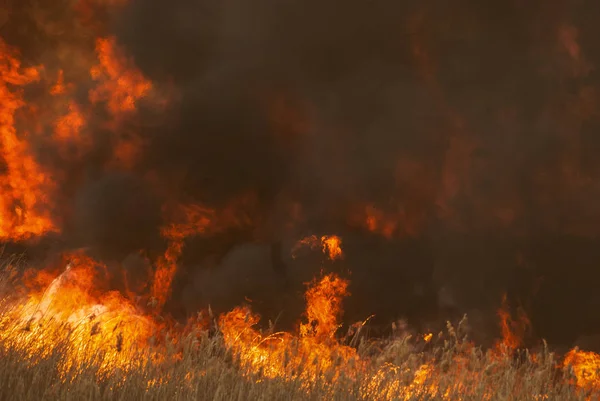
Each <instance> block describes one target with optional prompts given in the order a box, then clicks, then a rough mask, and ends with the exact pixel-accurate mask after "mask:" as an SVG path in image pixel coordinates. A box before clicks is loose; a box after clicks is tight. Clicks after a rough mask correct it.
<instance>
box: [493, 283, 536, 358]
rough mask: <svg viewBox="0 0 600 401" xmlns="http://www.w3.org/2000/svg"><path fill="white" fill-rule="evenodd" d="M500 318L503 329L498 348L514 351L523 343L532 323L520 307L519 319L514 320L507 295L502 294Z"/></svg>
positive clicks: (499, 350) (499, 349)
mask: <svg viewBox="0 0 600 401" xmlns="http://www.w3.org/2000/svg"><path fill="white" fill-rule="evenodd" d="M498 317H499V318H500V329H501V330H502V340H500V341H498V342H497V343H496V350H497V351H498V352H502V351H503V350H507V351H513V350H515V349H517V348H519V347H520V346H522V345H523V340H524V337H525V334H526V332H527V330H528V328H529V326H530V325H531V323H530V321H529V318H528V317H527V315H526V314H525V312H524V311H523V310H522V309H520V308H519V310H518V319H517V320H513V319H512V316H511V313H510V306H509V304H508V300H507V296H506V294H504V295H503V296H502V306H501V307H500V309H499V310H498Z"/></svg>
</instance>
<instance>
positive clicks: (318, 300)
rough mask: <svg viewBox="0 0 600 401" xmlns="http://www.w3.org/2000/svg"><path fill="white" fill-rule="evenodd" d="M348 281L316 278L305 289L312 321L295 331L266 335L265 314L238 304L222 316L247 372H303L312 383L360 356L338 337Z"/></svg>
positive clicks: (228, 338)
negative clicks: (261, 327)
mask: <svg viewBox="0 0 600 401" xmlns="http://www.w3.org/2000/svg"><path fill="white" fill-rule="evenodd" d="M347 286H348V282H347V281H346V280H343V279H341V278H340V277H338V276H336V275H333V274H330V275H326V276H324V277H323V278H322V279H321V280H320V281H318V282H316V281H315V282H313V284H312V286H311V287H310V288H309V289H308V291H307V294H306V300H307V310H306V318H307V322H306V323H302V324H301V325H300V330H299V333H298V334H297V335H295V336H294V335H292V334H290V333H272V334H268V335H263V334H262V333H261V332H259V331H258V330H257V329H255V328H254V326H255V325H256V324H257V323H258V322H259V320H260V317H259V316H258V315H256V314H253V313H252V311H250V309H248V308H247V307H238V308H235V309H234V310H233V311H231V312H229V313H227V314H224V315H222V316H221V317H220V318H219V327H220V329H221V332H222V333H223V338H224V340H225V343H226V344H227V346H228V347H230V348H231V349H232V350H233V351H234V352H235V353H236V355H237V356H238V357H239V360H240V364H241V366H242V367H243V368H244V369H245V371H246V372H247V374H248V375H251V374H253V372H257V371H261V372H262V374H264V375H265V376H266V377H269V378H276V377H280V378H283V379H286V380H289V379H296V378H301V379H302V380H303V381H305V383H306V384H305V385H306V386H309V383H310V381H312V380H316V379H317V378H319V377H320V375H321V373H320V372H325V371H329V372H331V373H332V374H334V375H335V374H336V373H335V371H337V374H341V373H342V370H341V369H337V368H338V367H340V366H343V365H344V364H347V363H350V361H352V360H354V359H355V358H356V351H355V350H354V349H353V348H350V347H348V346H345V345H342V344H340V343H339V342H338V341H337V340H336V339H335V337H334V334H335V332H336V331H337V329H338V321H337V319H338V317H339V314H340V313H341V302H342V299H343V297H344V296H346V295H347V292H346V288H347ZM332 370H333V371H332Z"/></svg>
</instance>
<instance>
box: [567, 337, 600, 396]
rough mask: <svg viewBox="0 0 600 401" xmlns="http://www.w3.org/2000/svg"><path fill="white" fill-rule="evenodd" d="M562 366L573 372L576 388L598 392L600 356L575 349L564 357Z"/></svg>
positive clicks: (599, 384)
mask: <svg viewBox="0 0 600 401" xmlns="http://www.w3.org/2000/svg"><path fill="white" fill-rule="evenodd" d="M563 364H564V366H565V367H571V369H572V370H573V374H574V376H575V384H576V385H577V386H578V387H580V388H582V389H584V390H587V391H593V392H597V391H599V390H600V355H598V354H596V353H594V352H586V351H580V350H578V349H576V348H575V349H572V350H571V351H569V353H567V355H565V359H564V361H563Z"/></svg>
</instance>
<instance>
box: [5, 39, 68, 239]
mask: <svg viewBox="0 0 600 401" xmlns="http://www.w3.org/2000/svg"><path fill="white" fill-rule="evenodd" d="M39 79H40V76H39V70H38V69H36V68H21V63H20V61H19V59H18V58H17V54H16V51H15V50H13V49H11V48H10V47H9V46H8V45H7V44H6V43H5V42H4V41H2V39H0V97H1V98H2V105H0V146H1V149H0V152H1V155H2V160H3V162H4V168H3V169H2V170H3V171H2V173H0V182H1V185H2V195H1V196H0V239H4V240H6V239H11V240H21V239H26V238H29V237H32V236H39V235H42V234H44V233H47V232H50V231H56V229H57V228H56V226H55V224H54V222H53V221H52V219H51V217H50V213H49V204H48V202H49V199H48V194H49V193H50V192H51V189H52V186H53V183H52V180H51V179H50V177H49V176H48V174H46V173H45V172H44V171H43V170H42V169H41V167H40V166H39V165H38V163H37V162H36V159H35V157H34V155H33V151H32V149H31V145H30V143H29V142H28V135H29V133H27V132H24V131H19V130H18V129H17V112H18V111H19V109H21V108H22V107H23V106H25V102H24V101H23V94H22V91H21V89H20V87H22V86H24V85H27V84H30V83H32V82H37V81H38V80H39Z"/></svg>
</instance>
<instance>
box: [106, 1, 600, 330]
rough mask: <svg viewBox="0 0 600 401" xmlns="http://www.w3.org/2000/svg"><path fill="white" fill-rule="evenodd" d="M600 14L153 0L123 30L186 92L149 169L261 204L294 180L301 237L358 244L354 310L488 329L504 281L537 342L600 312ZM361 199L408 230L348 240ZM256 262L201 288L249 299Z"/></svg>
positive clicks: (158, 132) (143, 63) (141, 55)
mask: <svg viewBox="0 0 600 401" xmlns="http://www.w3.org/2000/svg"><path fill="white" fill-rule="evenodd" d="M597 8H598V6H597V5H596V4H593V2H579V3H578V4H577V5H574V4H573V3H569V2H553V3H551V4H550V3H548V2H541V1H539V2H538V1H534V2H527V4H525V3H523V2H510V1H509V2H506V1H493V2H485V3H482V2H475V1H468V0H464V1H458V2H452V4H450V3H447V2H440V1H433V0H432V1H427V2H398V1H383V2H376V3H374V4H368V5H366V4H365V3H364V2H358V1H350V2H345V3H344V5H343V6H341V5H338V4H334V3H333V2H325V3H324V2H322V1H319V2H317V1H308V2H307V1H302V2H298V1H269V0H263V1H260V2H252V3H248V2H243V1H227V2H219V3H213V2H203V1H199V2H198V1H195V2H192V1H185V0H179V1H176V2H160V1H150V2H149V1H142V0H138V1H132V2H131V3H130V5H129V6H128V7H127V10H126V12H124V13H122V14H120V16H119V17H118V18H117V19H116V23H115V27H116V28H115V29H116V32H117V34H118V37H119V40H120V42H121V43H123V44H124V45H125V46H126V47H127V48H128V50H129V51H130V53H131V54H132V55H133V56H134V57H135V59H136V62H137V63H138V65H139V67H140V68H141V69H142V70H143V71H144V72H145V73H146V74H148V75H149V76H150V77H152V78H153V79H155V80H157V81H161V80H167V79H172V80H174V82H176V83H177V85H179V86H180V87H181V88H183V98H182V101H181V104H182V111H181V114H180V115H178V116H177V120H176V121H174V122H173V123H172V124H169V125H168V126H166V127H158V128H156V129H151V130H150V131H149V135H152V136H153V143H154V144H156V145H157V146H156V148H155V149H154V151H151V152H150V156H149V158H148V161H149V163H152V164H154V165H156V163H158V165H160V166H163V167H164V166H167V165H168V166H169V167H170V168H172V169H180V170H182V171H187V172H188V175H187V177H186V180H184V182H185V184H184V186H185V188H186V190H190V191H192V189H193V188H196V189H198V190H199V192H201V193H202V196H203V197H205V199H206V200H208V201H213V202H219V201H221V200H222V199H226V198H228V197H231V196H234V195H235V194H239V193H242V192H243V191H244V190H246V189H249V188H253V189H258V191H259V193H260V199H261V202H262V204H263V207H264V208H265V210H268V209H269V208H273V207H276V206H274V204H276V203H277V200H278V199H279V198H278V196H279V195H280V194H281V193H282V192H283V193H286V194H288V195H289V197H291V198H293V199H297V200H300V201H301V203H302V205H303V206H304V210H305V213H306V215H307V219H306V221H305V225H304V229H306V230H309V231H310V230H311V229H312V230H317V231H318V230H323V231H325V230H333V231H336V232H337V233H338V234H341V235H342V236H344V237H345V238H350V239H349V241H348V242H349V244H347V253H348V257H347V259H346V260H347V261H346V262H345V263H346V267H347V268H348V269H349V270H351V271H352V278H353V280H354V282H355V283H356V284H354V285H353V286H354V287H355V288H354V289H353V292H354V297H353V298H352V299H353V300H355V303H353V304H352V305H349V310H350V312H351V311H354V312H357V313H356V314H359V313H363V312H364V313H368V312H366V311H365V309H367V308H370V310H371V311H374V312H378V314H379V315H380V316H382V317H384V318H387V319H389V318H390V317H394V316H395V317H400V316H401V315H405V316H406V315H410V316H411V317H412V318H413V320H419V319H418V316H419V314H421V315H422V316H425V315H426V314H427V313H428V312H427V311H428V310H437V311H438V312H439V311H440V310H443V311H444V312H442V315H444V316H448V315H452V313H461V312H464V311H466V312H470V313H471V314H472V316H485V318H484V320H485V322H482V323H481V324H482V327H484V328H485V330H487V329H489V326H493V325H494V324H495V320H496V316H495V314H494V313H493V308H495V307H497V305H498V304H499V299H500V297H501V294H502V292H504V291H507V292H508V293H509V295H510V296H511V297H512V299H513V301H515V302H520V303H521V304H522V305H523V306H524V307H525V308H526V309H527V308H529V311H530V313H531V314H533V316H532V320H533V323H534V329H536V330H538V331H539V332H538V333H536V334H537V335H542V336H546V337H551V338H552V337H553V336H554V338H556V339H557V340H559V341H566V342H568V341H571V340H573V336H574V335H576V334H580V333H581V332H585V331H586V330H588V331H589V330H592V331H593V330H595V328H594V325H595V323H594V322H596V323H597V319H596V318H592V317H583V316H579V315H578V313H577V312H574V310H577V309H578V308H577V307H576V306H575V305H576V304H577V303H582V302H583V303H585V302H588V301H589V300H588V297H587V295H586V294H589V293H590V291H592V289H591V288H589V284H587V283H590V282H593V280H595V278H597V275H596V274H595V273H594V270H595V269H592V268H591V265H590V263H592V262H591V261H593V260H597V256H599V255H596V254H595V253H594V252H595V251H594V249H596V246H597V243H596V241H595V240H594V239H593V238H595V237H596V236H597V233H598V230H597V226H598V225H597V223H598V220H599V217H600V215H599V214H598V211H599V209H598V207H597V206H596V205H595V202H594V199H595V198H596V195H597V193H598V185H597V182H598V178H599V176H598V165H597V163H596V162H595V161H594V157H593V154H594V149H596V148H597V147H598V146H599V144H600V142H599V141H597V140H595V139H594V133H595V131H596V130H597V129H596V128H597V127H598V119H597V117H598V115H597V113H596V112H594V111H593V110H594V109H595V108H597V106H596V93H597V92H596V91H597V74H596V73H595V72H594V69H593V68H591V67H593V66H594V65H597V62H598V61H600V60H598V58H599V57H600V48H599V46H600V45H599V44H598V43H597V42H598V41H597V40H596V39H595V37H597V33H598V32H597V27H596V24H595V23H594V22H593V21H592V19H591V17H590V16H591V15H593V13H594V11H595V10H596V9H597ZM596 11H597V10H596ZM269 96H271V98H269ZM273 96H275V97H276V96H280V97H281V98H283V99H286V100H288V101H289V102H290V104H292V105H293V106H294V107H296V110H295V111H296V114H295V116H296V117H297V118H298V116H300V117H299V118H301V119H302V120H303V121H301V122H302V123H303V125H301V127H302V129H301V130H300V131H301V132H292V133H294V134H296V136H294V135H290V132H284V134H285V136H286V137H285V138H284V140H285V141H287V142H281V138H278V137H277V134H278V133H275V135H274V133H273V124H272V121H271V120H270V119H271V118H272V115H269V108H268V105H269V101H272V100H273ZM265 99H266V103H265ZM294 123H297V121H292V122H291V123H290V124H294ZM279 134H281V133H279ZM290 144H291V146H286V145H290ZM361 202H363V203H371V204H375V205H376V206H377V207H380V208H382V209H384V210H385V209H388V210H392V211H395V212H396V214H399V213H400V214H401V213H404V215H405V216H406V217H405V218H404V219H401V221H400V224H399V225H400V229H399V230H398V234H402V233H404V237H405V238H406V237H408V238H410V239H408V240H396V241H393V242H392V243H391V244H390V243H387V244H386V242H385V241H382V240H380V239H373V238H370V237H369V235H366V234H364V233H363V234H359V235H358V236H357V234H352V229H351V227H350V226H349V225H348V222H349V219H348V213H349V212H348V211H349V210H350V209H351V207H352V206H353V205H356V204H360V203H361ZM398 208H400V212H398ZM276 225H277V224H275V226H276ZM275 231H277V230H275ZM277 235H280V232H278V234H277ZM386 248H389V249H386ZM235 252H238V251H235ZM235 252H234V254H236V253H235ZM581 255H585V256H581ZM231 257H232V258H234V256H231ZM241 260H244V258H241ZM250 260H252V258H250V257H249V261H248V264H247V265H245V264H244V262H236V263H237V264H235V266H236V267H230V265H229V264H228V263H230V262H227V261H224V262H223V264H224V266H223V270H222V272H220V273H215V274H212V273H210V274H209V273H207V272H206V271H204V270H202V269H200V270H199V273H198V274H199V276H198V277H201V279H198V280H199V281H200V282H202V283H203V284H202V285H203V286H205V287H206V286H208V287H210V288H212V289H213V291H216V293H218V294H219V295H218V296H217V295H215V296H214V297H211V296H208V295H207V296H206V299H207V300H210V299H211V298H214V299H215V300H216V299H219V297H223V296H226V297H227V296H229V295H224V294H233V295H232V296H233V298H237V299H239V298H240V297H241V294H242V293H244V294H245V293H246V292H251V290H250V289H249V288H247V289H243V290H242V289H239V290H235V289H234V288H235V286H233V285H229V283H230V282H231V281H232V280H231V279H228V278H227V277H228V274H232V275H234V276H235V275H236V273H234V272H237V271H238V270H239V271H245V270H244V269H249V270H247V272H251V271H254V270H252V268H251V265H252V263H253V262H250ZM256 263H257V264H258V265H261V263H258V262H256ZM263 263H266V262H264V261H263ZM291 265H293V263H291ZM261 266H262V265H261ZM289 269H291V270H293V268H292V267H289ZM215 271H218V270H215ZM228 272H229V273H228ZM290 274H292V273H290ZM207 275H209V276H210V277H208V276H207ZM255 277H256V281H255V282H256V283H257V285H258V283H260V284H261V285H266V284H265V283H267V282H269V279H265V278H264V276H263V275H262V274H259V273H256V275H255ZM563 280H564V281H563ZM561 281H562V282H563V283H569V284H568V285H567V287H569V288H570V290H567V291H561V290H560V289H559V288H558V287H557V285H558V283H560V282H561ZM273 286H274V287H277V284H273ZM256 288H262V287H258V286H257V287H256ZM215 289H218V290H215ZM188 290H189V289H187V290H185V289H184V290H183V292H185V291H188ZM207 291H208V290H207ZM207 291H204V290H203V291H201V293H202V294H207V293H208V292H210V291H208V292H207ZM272 291H275V290H272ZM272 291H268V290H261V291H259V292H260V293H269V294H272ZM192 292H193V291H192ZM418 294H422V296H421V298H419V296H418ZM432 294H433V295H432ZM551 297H552V301H553V303H550V301H551V299H550V298H551ZM432 298H433V299H435V303H436V305H435V306H431V305H430V303H431V299H432ZM186 302H187V301H186ZM349 302H351V303H352V302H354V301H349ZM547 302H548V303H550V304H551V305H553V306H546V303H547ZM590 302H591V301H590ZM415 305H423V308H422V309H421V310H419V307H417V306H415ZM560 305H563V306H564V310H565V314H560V318H558V320H556V319H557V316H558V315H556V313H558V311H557V309H560ZM362 306H364V309H363V308H362ZM547 309H553V312H552V314H550V313H549V312H548V311H547ZM452 310H454V311H455V312H452ZM560 310H563V309H560ZM567 311H568V312H567ZM567 315H569V316H567ZM560 319H564V322H565V323H566V322H567V320H568V325H569V327H571V328H572V329H563V328H561V327H556V326H553V323H551V322H552V321H555V320H556V321H560ZM586 325H587V327H586ZM492 331H493V330H492Z"/></svg>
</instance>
